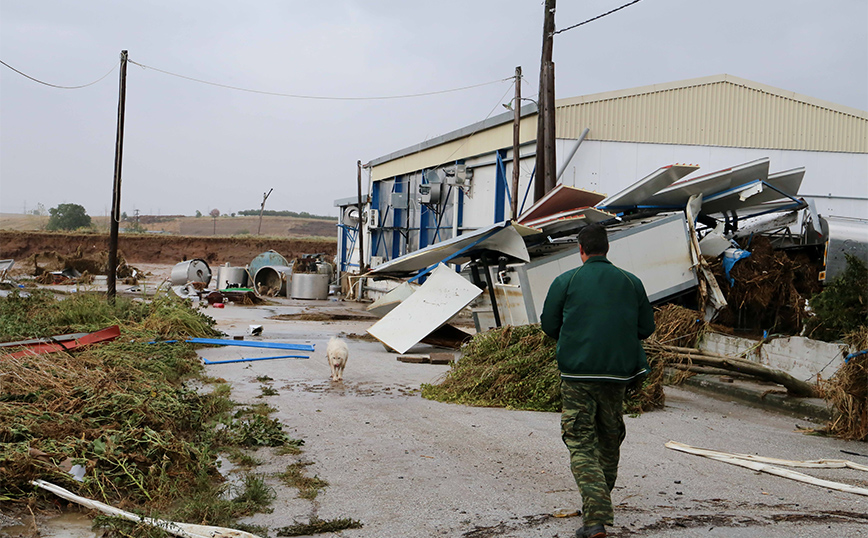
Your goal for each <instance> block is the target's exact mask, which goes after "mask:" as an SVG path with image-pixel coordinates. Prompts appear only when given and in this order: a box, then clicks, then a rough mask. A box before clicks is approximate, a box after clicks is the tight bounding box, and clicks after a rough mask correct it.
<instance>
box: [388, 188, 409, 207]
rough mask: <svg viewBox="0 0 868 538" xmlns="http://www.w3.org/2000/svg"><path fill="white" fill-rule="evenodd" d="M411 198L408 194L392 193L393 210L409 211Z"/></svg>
mask: <svg viewBox="0 0 868 538" xmlns="http://www.w3.org/2000/svg"><path fill="white" fill-rule="evenodd" d="M408 202H409V197H408V196H407V193H406V192H393V193H392V204H391V205H392V209H407V206H408Z"/></svg>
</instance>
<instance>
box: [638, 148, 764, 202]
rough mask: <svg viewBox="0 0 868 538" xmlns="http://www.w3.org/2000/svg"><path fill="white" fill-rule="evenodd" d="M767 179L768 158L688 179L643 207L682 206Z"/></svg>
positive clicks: (653, 198) (664, 190) (665, 190)
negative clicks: (700, 196) (694, 199)
mask: <svg viewBox="0 0 868 538" xmlns="http://www.w3.org/2000/svg"><path fill="white" fill-rule="evenodd" d="M768 177H769V159H768V157H766V158H763V159H758V160H756V161H751V162H749V163H745V164H741V165H739V166H733V167H732V168H727V169H725V170H719V171H717V172H713V173H711V174H708V175H705V176H700V177H697V178H693V179H688V180H685V181H681V182H679V183H676V184H674V185H672V186H670V187H667V188H665V189H663V190H662V191H660V192H659V193H657V194H655V195H654V196H652V197H651V198H648V199H647V200H645V202H644V204H645V205H653V206H673V207H677V206H684V205H685V204H687V201H688V200H689V199H690V197H691V196H694V195H696V194H702V195H703V196H704V197H706V198H707V197H709V196H712V195H714V194H717V193H720V192H723V191H727V190H729V189H732V188H733V187H738V186H740V185H744V184H745V183H750V182H752V181H757V180H760V181H765V180H766V179H768Z"/></svg>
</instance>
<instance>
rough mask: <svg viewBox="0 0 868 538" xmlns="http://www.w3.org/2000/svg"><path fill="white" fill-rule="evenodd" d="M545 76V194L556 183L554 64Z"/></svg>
mask: <svg viewBox="0 0 868 538" xmlns="http://www.w3.org/2000/svg"><path fill="white" fill-rule="evenodd" d="M543 72H545V75H546V97H545V106H544V107H543V116H544V117H545V119H546V121H545V126H546V135H545V155H544V160H545V162H546V165H545V187H546V194H547V193H549V192H550V191H551V190H552V189H554V188H555V184H556V183H557V182H558V171H557V161H556V160H555V143H556V139H555V64H554V62H551V61H550V62H549V63H547V64H546V66H545V69H543Z"/></svg>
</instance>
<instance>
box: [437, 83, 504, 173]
mask: <svg viewBox="0 0 868 538" xmlns="http://www.w3.org/2000/svg"><path fill="white" fill-rule="evenodd" d="M510 79H511V80H513V83H512V84H510V85H509V88H507V89H506V91H505V92H503V95H502V96H501V97H500V99H498V101H497V103H495V104H494V108H492V109H491V111H490V112H489V113H488V115H487V116H485V118H484V119H483V120H482V121H481V122H479V123H478V124H477V126H476V129H475V130H474V131H473V132H472V133H470V135H469V136H468V137H467V138H465V139H464V142H462V143H461V145H460V146H458V147H457V148H455V151H453V152H452V153H450V154H449V157H446V160H447V161H448V160H450V159H451V158H452V156H453V155H455V154H456V153H458V151H459V150H460V149H461V148H463V147H464V144H467V143H468V142H470V139H471V138H473V135H475V134H476V133H477V132H478V131H479V130H480V129H482V126H483V124H484V123H485V121H486V120H487V119H488V118H490V117H491V115H492V114H494V111H495V110H497V107H499V106H501V105H502V103H503V100H504V99H506V96H507V94H508V93H509V90H511V89H512V88H513V86H515V82H514V81H515V77H510V78H509V79H507V80H510ZM420 151H421V150H420Z"/></svg>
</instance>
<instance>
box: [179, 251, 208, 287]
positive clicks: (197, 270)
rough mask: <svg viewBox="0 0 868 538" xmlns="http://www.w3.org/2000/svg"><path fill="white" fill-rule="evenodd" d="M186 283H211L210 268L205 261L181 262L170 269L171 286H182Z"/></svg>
mask: <svg viewBox="0 0 868 538" xmlns="http://www.w3.org/2000/svg"><path fill="white" fill-rule="evenodd" d="M187 282H202V283H203V284H205V286H207V285H208V283H209V282H211V268H210V267H208V263H207V262H206V261H205V260H200V259H198V258H197V259H193V260H187V261H185V262H181V263H178V264H176V265H175V267H173V268H172V285H173V286H183V285H184V284H186V283H187Z"/></svg>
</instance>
